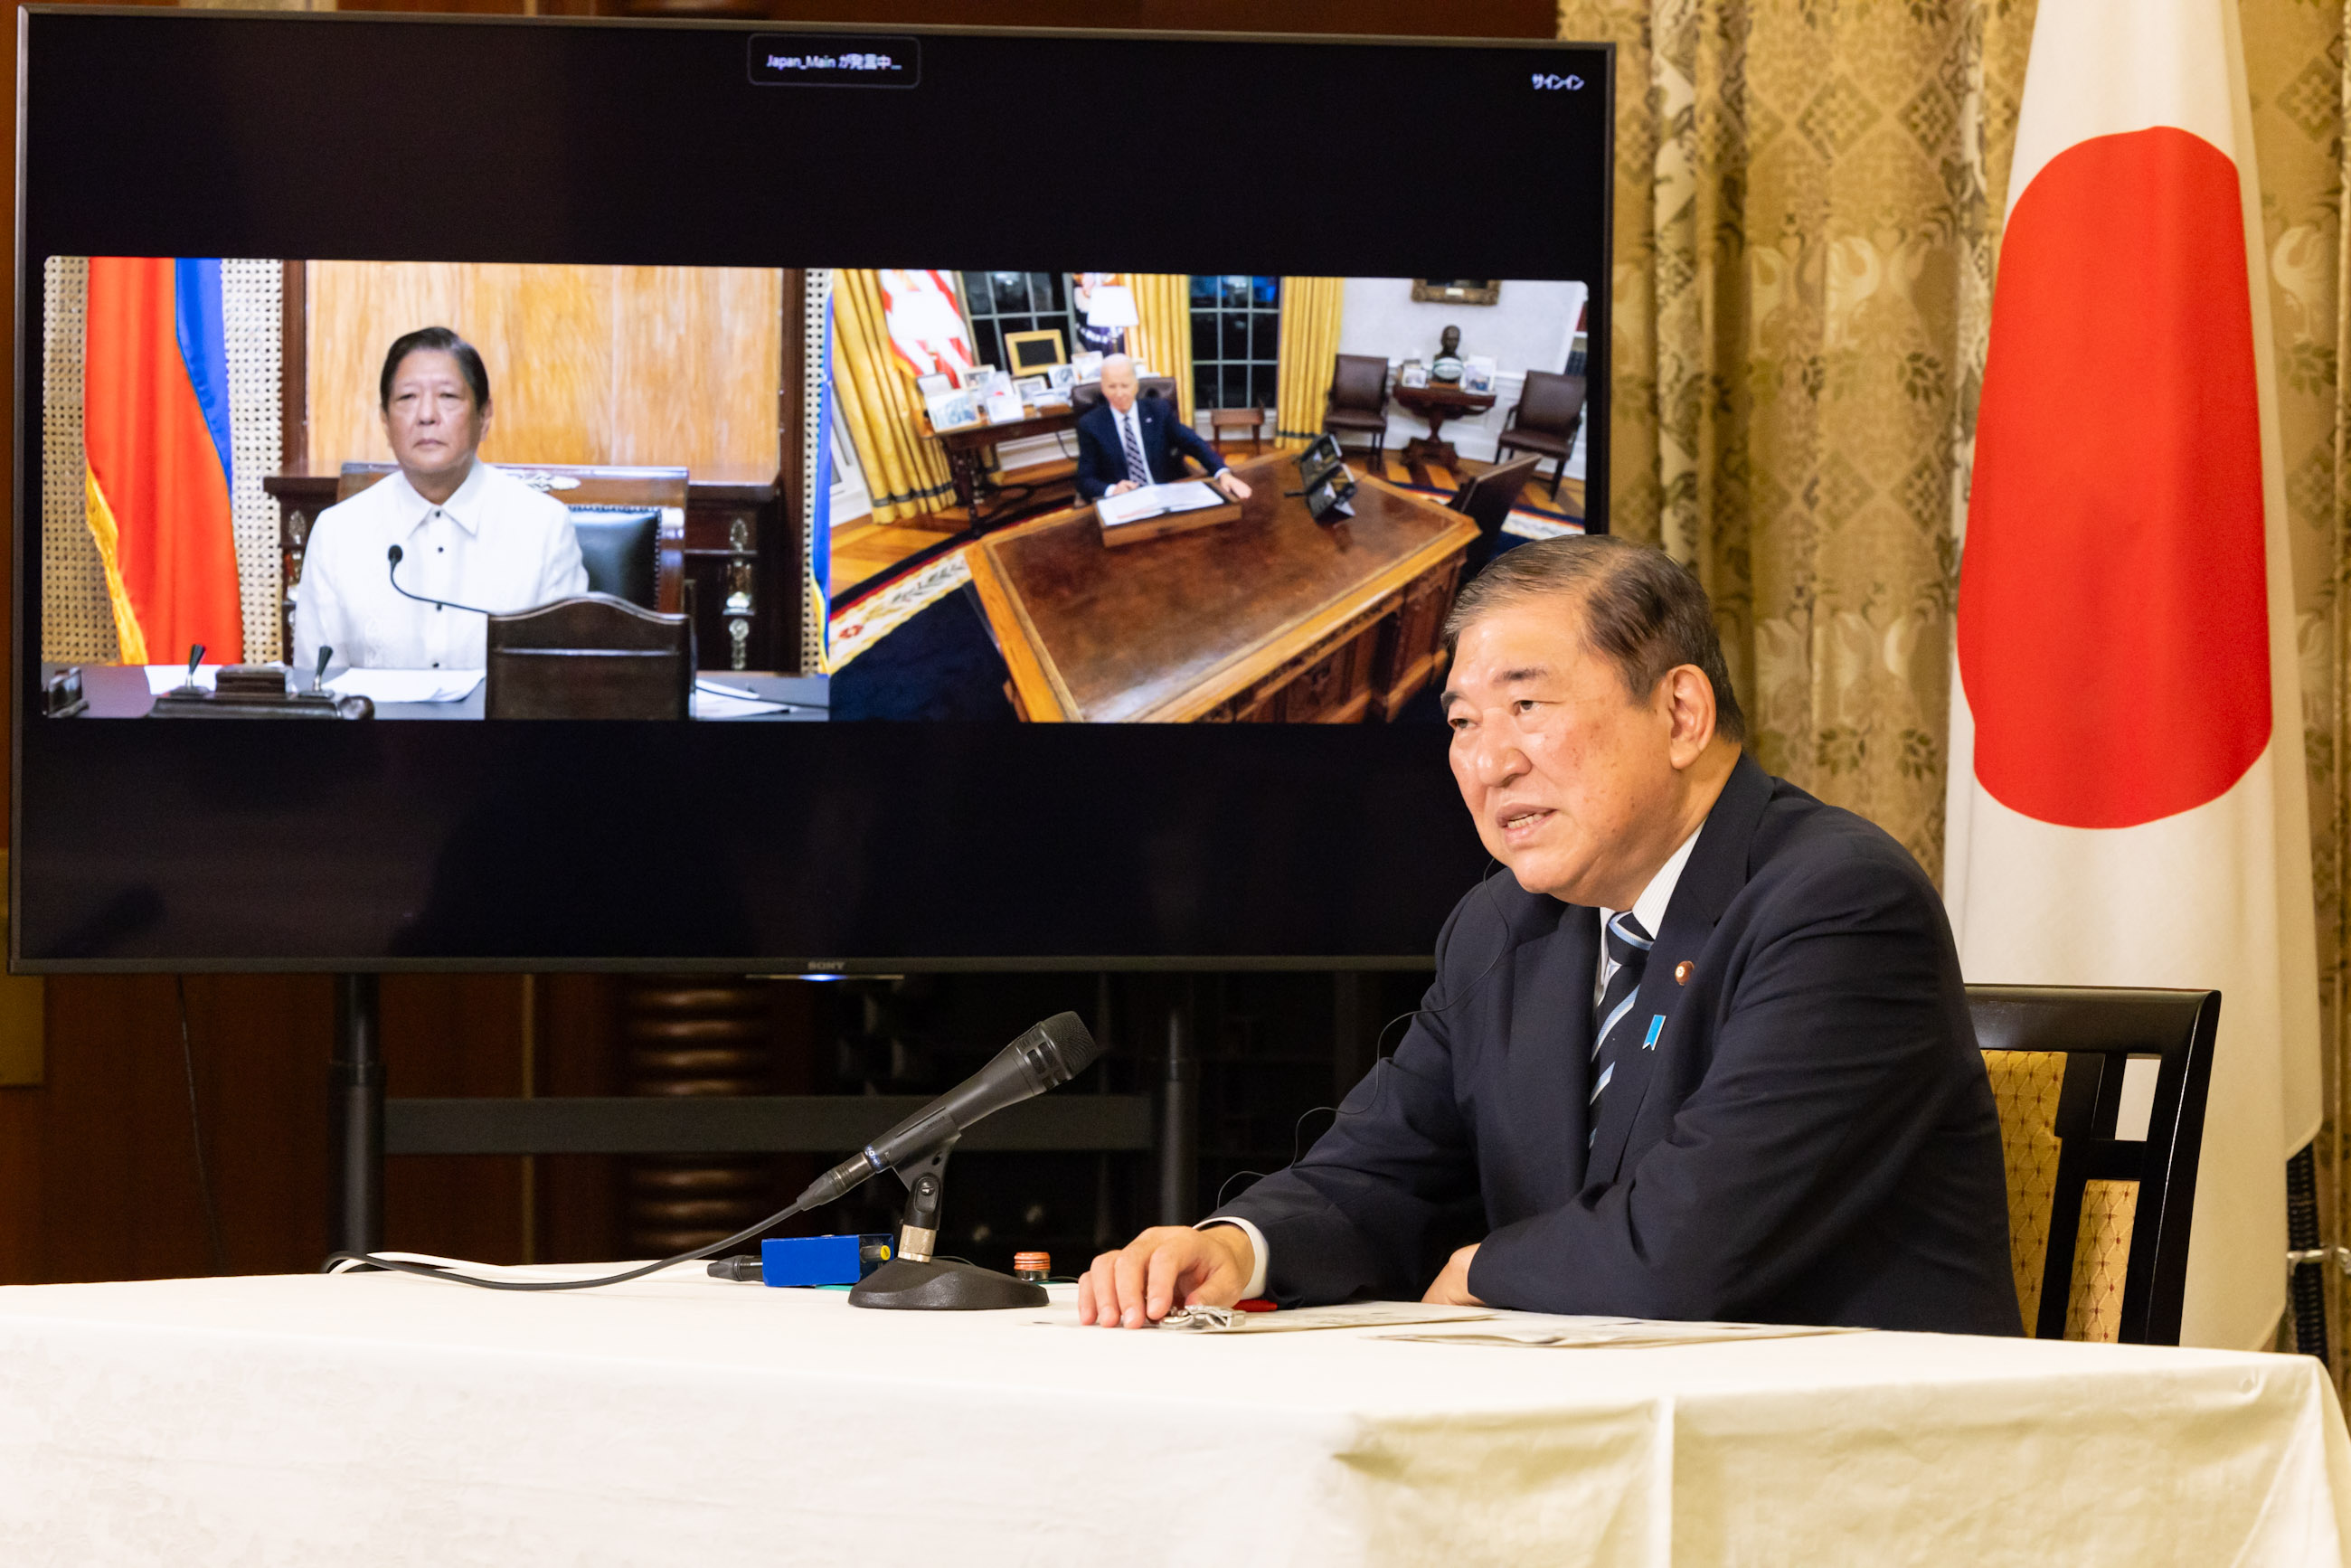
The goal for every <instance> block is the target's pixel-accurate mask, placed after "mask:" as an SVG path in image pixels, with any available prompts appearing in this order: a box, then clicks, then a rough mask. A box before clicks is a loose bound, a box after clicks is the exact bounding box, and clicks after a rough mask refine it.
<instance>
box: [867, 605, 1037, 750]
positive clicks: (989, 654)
mask: <svg viewBox="0 0 2351 1568" xmlns="http://www.w3.org/2000/svg"><path fill="white" fill-rule="evenodd" d="M1007 676H1008V672H1007V671H1006V669H1005V667H1004V660H1003V659H1002V657H1000V656H999V655H998V653H997V652H996V644H995V643H994V642H992V641H991V640H990V639H989V637H988V635H987V625H986V624H985V623H984V622H981V620H980V618H979V612H978V610H977V607H975V606H974V605H973V603H972V601H971V594H970V592H969V591H967V590H964V589H960V588H958V589H954V590H951V591H947V592H945V593H941V594H939V595H938V596H937V597H935V598H934V599H932V600H931V601H930V602H928V603H927V604H924V605H921V606H919V607H917V608H915V609H914V611H913V612H911V613H909V614H907V615H906V616H905V617H904V619H902V620H899V621H897V622H895V623H894V624H893V625H892V626H891V627H890V628H889V629H888V630H887V631H886V632H884V633H883V635H882V636H881V638H880V639H879V640H878V641H875V642H872V643H867V644H866V645H865V646H864V647H863V648H862V649H861V650H860V651H859V652H858V654H857V656H856V657H855V658H853V659H852V660H850V661H849V663H848V664H846V665H844V666H843V667H841V669H840V670H838V671H837V672H836V673H835V674H834V675H833V677H832V718H833V722H834V723H836V724H838V723H841V722H842V721H844V720H852V719H898V720H928V721H933V722H936V721H939V720H948V721H962V722H966V723H972V722H983V723H984V722H990V721H1001V722H1004V723H1010V722H1012V721H1013V719H1014V717H1015V715H1014V714H1013V711H1012V704H1011V702H1010V701H1009V700H1008V699H1007V698H1006V696H1005V695H1004V683H1005V680H1006V679H1007Z"/></svg>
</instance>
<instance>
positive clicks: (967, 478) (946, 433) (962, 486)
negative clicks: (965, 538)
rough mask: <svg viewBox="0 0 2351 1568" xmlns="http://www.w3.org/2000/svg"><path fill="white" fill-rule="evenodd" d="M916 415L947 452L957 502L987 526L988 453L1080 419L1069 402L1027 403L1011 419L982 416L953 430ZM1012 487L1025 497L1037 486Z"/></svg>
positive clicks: (974, 523)
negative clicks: (983, 492) (983, 502)
mask: <svg viewBox="0 0 2351 1568" xmlns="http://www.w3.org/2000/svg"><path fill="white" fill-rule="evenodd" d="M916 417H917V418H919V419H920V420H921V421H922V430H923V434H925V435H927V436H929V437H930V438H931V439H932V440H934V441H935V442H937V443H938V444H939V446H940V448H941V450H943V451H944V452H946V457H947V472H948V474H949V475H950V476H953V478H954V480H955V493H956V504H957V505H959V506H960V507H963V509H964V512H965V515H966V516H967V517H970V518H971V526H972V527H973V528H983V527H985V526H986V525H987V521H988V520H989V519H987V518H985V517H981V516H980V511H979V492H980V489H981V487H982V486H984V485H985V484H986V482H987V455H988V454H989V453H991V452H993V451H995V450H996V448H997V445H998V444H999V443H1001V442H1006V441H1024V440H1026V439H1028V438H1029V436H1032V435H1050V434H1052V433H1053V432H1055V431H1057V430H1069V429H1072V428H1074V427H1075V426H1076V424H1077V423H1078V413H1077V410H1076V409H1074V408H1072V407H1071V406H1070V405H1069V404H1067V403H1063V404H1061V406H1060V407H1058V408H1046V409H1039V408H1036V407H1034V406H1030V405H1026V404H1024V405H1023V413H1022V417H1020V418H1019V419H1008V420H1006V421H1004V423H1001V424H990V423H987V421H986V420H984V419H983V420H981V421H980V422H979V423H977V424H959V425H956V427H955V428H954V429H952V430H938V429H935V428H933V427H932V424H931V420H930V416H929V415H928V414H919V415H917V416H916ZM1009 487H1010V488H1016V489H1018V490H1019V491H1020V492H1021V495H1022V496H1023V497H1024V498H1025V497H1027V496H1028V495H1029V494H1030V493H1031V492H1032V491H1033V490H1034V488H1035V487H1034V486H1028V485H1021V486H1009ZM998 515H999V516H1000V515H1001V514H1000V513H999V514H998Z"/></svg>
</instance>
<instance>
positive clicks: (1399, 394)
mask: <svg viewBox="0 0 2351 1568" xmlns="http://www.w3.org/2000/svg"><path fill="white" fill-rule="evenodd" d="M1394 395H1395V400H1396V402H1398V403H1400V404H1402V405H1403V407H1404V411H1405V413H1409V414H1411V415H1413V416H1414V417H1415V418H1417V419H1420V420H1422V421H1425V422H1426V423H1427V425H1428V434H1426V435H1425V436H1421V435H1416V436H1414V437H1413V438H1412V439H1411V440H1410V441H1407V442H1405V444H1404V460H1405V462H1406V463H1419V464H1423V465H1426V464H1430V463H1440V464H1443V465H1445V466H1446V467H1447V468H1450V467H1453V466H1454V465H1457V464H1458V463H1459V462H1460V459H1459V458H1458V457H1457V456H1455V455H1454V452H1453V443H1451V442H1449V441H1446V440H1443V439H1441V437H1440V434H1439V433H1440V432H1442V431H1443V430H1444V428H1445V422H1446V421H1447V420H1448V419H1459V418H1460V417H1462V416H1463V415H1464V414H1470V415H1475V414H1480V413H1485V412H1486V411H1487V410H1488V409H1489V408H1492V407H1493V406H1494V394H1493V393H1492V392H1464V391H1462V390H1461V388H1460V387H1458V386H1457V385H1455V384H1453V383H1451V382H1429V383H1428V384H1427V385H1426V386H1425V387H1408V386H1404V385H1401V384H1400V385H1398V386H1397V387H1396V389H1395V394H1394Z"/></svg>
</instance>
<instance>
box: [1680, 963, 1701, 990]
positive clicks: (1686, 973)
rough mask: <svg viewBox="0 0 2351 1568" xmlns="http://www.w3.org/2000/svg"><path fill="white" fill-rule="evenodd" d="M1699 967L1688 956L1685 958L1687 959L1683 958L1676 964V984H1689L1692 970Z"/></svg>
mask: <svg viewBox="0 0 2351 1568" xmlns="http://www.w3.org/2000/svg"><path fill="white" fill-rule="evenodd" d="M1697 967H1698V966H1697V965H1696V964H1693V963H1691V962H1690V961H1689V960H1688V959H1687V958H1685V959H1683V960H1682V961H1681V962H1680V963H1678V964H1676V965H1675V966H1674V984H1675V985H1677V986H1687V985H1688V984H1689V977H1690V974H1691V972H1692V971H1694V970H1695V969H1697Z"/></svg>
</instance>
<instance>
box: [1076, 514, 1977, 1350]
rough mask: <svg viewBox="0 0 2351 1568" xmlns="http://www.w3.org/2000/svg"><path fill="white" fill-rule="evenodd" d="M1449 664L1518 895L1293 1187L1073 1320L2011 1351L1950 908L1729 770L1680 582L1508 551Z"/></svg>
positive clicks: (1724, 708) (1454, 924) (1705, 642)
mask: <svg viewBox="0 0 2351 1568" xmlns="http://www.w3.org/2000/svg"><path fill="white" fill-rule="evenodd" d="M1448 630H1449V631H1450V632H1452V634H1453V635H1454V637H1455V639H1456V651H1455V656H1454V659H1453V663H1452V665H1451V668H1450V671H1449V674H1448V677H1447V687H1446V691H1445V706H1446V713H1447V720H1448V722H1449V723H1450V724H1451V726H1452V728H1453V742H1452V750H1451V758H1452V765H1453V771H1454V776H1455V779H1456V780H1457V781H1458V784H1459V785H1460V788H1461V793H1462V798H1463V799H1464V800H1465V801H1467V802H1468V807H1469V810H1470V812H1471V814H1472V815H1473V816H1474V817H1475V818H1476V820H1477V823H1478V831H1479V836H1480V837H1481V838H1482V839H1483V840H1484V841H1485V844H1486V847H1487V849H1488V850H1489V852H1491V853H1492V854H1493V856H1494V858H1495V859H1496V860H1498V861H1499V862H1501V863H1502V864H1503V865H1504V866H1506V867H1507V868H1509V870H1510V873H1512V877H1511V878H1510V879H1506V878H1503V877H1501V876H1499V875H1495V876H1492V877H1490V878H1489V879H1487V880H1486V881H1484V882H1483V883H1481V885H1480V886H1479V887H1478V888H1476V889H1473V890H1472V891H1471V892H1470V894H1468V897H1466V898H1464V899H1463V900H1462V901H1461V903H1460V904H1459V905H1458V907H1457V908H1456V909H1455V910H1454V912H1453V915H1452V917H1451V918H1450V919H1449V920H1448V921H1447V924H1446V927H1445V930H1444V933H1443V935H1442V936H1440V937H1439V938H1438V941H1437V983H1436V984H1435V985H1434V986H1433V987H1432V988H1430V990H1429V992H1428V994H1427V998H1426V1003H1425V1005H1424V1006H1423V1007H1422V1009H1420V1010H1419V1012H1418V1013H1417V1014H1416V1015H1415V1017H1414V1020H1413V1024H1412V1027H1411V1029H1410V1030H1409V1031H1408V1032H1407V1033H1406V1034H1405V1037H1404V1040H1403V1041H1402V1043H1401V1044H1400V1045H1399V1047H1398V1049H1397V1050H1396V1052H1395V1055H1394V1056H1393V1057H1392V1058H1389V1059H1388V1060H1386V1061H1382V1062H1381V1063H1380V1064H1379V1065H1378V1066H1377V1067H1376V1068H1375V1069H1374V1071H1372V1073H1371V1074H1370V1076H1368V1077H1367V1078H1365V1079H1364V1082H1362V1083H1361V1084H1359V1085H1357V1086H1356V1088H1355V1090H1354V1091H1353V1092H1352V1093H1351V1094H1349V1095H1348V1096H1347V1098H1346V1102H1345V1103H1344V1104H1343V1105H1342V1106H1341V1107H1340V1110H1339V1113H1338V1119H1337V1121H1336V1123H1335V1124H1333V1125H1332V1129H1331V1130H1330V1131H1329V1132H1328V1133H1326V1134H1324V1135H1323V1136H1322V1138H1321V1139H1320V1140H1319V1141H1318V1142H1317V1143H1316V1144H1315V1145H1314V1146H1313V1148H1312V1149H1311V1150H1310V1151H1309V1152H1308V1153H1307V1155H1306V1156H1305V1157H1304V1158H1303V1159H1301V1160H1300V1161H1299V1162H1298V1163H1297V1164H1296V1165H1294V1166H1291V1167H1290V1169H1288V1170H1286V1171H1283V1172H1280V1173H1279V1174H1277V1175H1275V1176H1270V1177H1268V1178H1266V1179H1265V1180H1264V1181H1261V1182H1259V1183H1258V1184H1257V1185H1256V1186H1253V1187H1251V1188H1250V1189H1249V1191H1248V1192H1247V1193H1245V1194H1243V1195H1242V1196H1241V1197H1240V1199H1239V1200H1238V1202H1235V1203H1233V1204H1230V1205H1228V1206H1227V1207H1225V1208H1224V1209H1222V1210H1221V1211H1219V1213H1218V1214H1217V1215H1216V1216H1214V1217H1212V1218H1210V1219H1208V1220H1207V1221H1205V1222H1204V1223H1203V1225H1202V1226H1201V1227H1199V1228H1179V1227H1164V1228H1155V1229H1152V1230H1147V1231H1145V1232H1144V1233H1143V1235H1142V1236H1140V1237H1138V1238H1137V1239H1135V1241H1134V1243H1133V1244H1131V1245H1130V1246H1128V1247H1126V1248H1124V1249H1122V1250H1120V1251H1118V1252H1113V1253H1105V1254H1104V1255H1103V1256H1102V1257H1101V1258H1099V1259H1097V1260H1095V1261H1094V1265H1093V1267H1092V1270H1090V1271H1089V1272H1088V1273H1087V1275H1086V1278H1085V1280H1084V1281H1083V1282H1082V1284H1081V1289H1080V1293H1079V1312H1080V1316H1081V1318H1082V1319H1084V1320H1085V1321H1087V1322H1102V1323H1124V1324H1126V1325H1128V1326H1132V1327H1141V1326H1143V1325H1144V1324H1145V1323H1148V1322H1152V1321H1155V1320H1156V1319H1157V1318H1159V1317H1161V1316H1163V1315H1165V1313H1166V1312H1167V1311H1168V1310H1169V1309H1170V1308H1171V1307H1172V1306H1173V1305H1174V1303H1175V1301H1185V1302H1186V1303H1187V1304H1196V1303H1208V1304H1217V1305H1223V1304H1229V1303H1230V1302H1232V1301H1238V1300H1240V1299H1243V1298H1244V1297H1247V1296H1253V1295H1259V1294H1270V1295H1271V1296H1272V1297H1273V1298H1274V1299H1275V1300H1276V1301H1279V1302H1280V1303H1281V1304H1282V1305H1285V1306H1296V1305H1301V1304H1310V1303H1314V1302H1322V1301H1347V1300H1351V1299H1355V1298H1364V1297H1369V1298H1388V1299H1398V1298H1401V1299H1407V1300H1408V1299H1411V1298H1413V1297H1416V1296H1425V1298H1426V1299H1427V1300H1431V1301H1451V1302H1481V1303H1486V1304H1490V1305H1494V1306H1501V1307H1517V1308H1524V1309H1530V1310H1535V1311H1541V1312H1582V1313H1604V1314H1624V1315H1628V1316H1636V1317H1650V1318H1682V1319H1708V1318H1729V1319H1747V1320H1757V1321H1762V1322H1795V1323H1828V1324H1855V1325H1865V1326H1874V1327H1881V1328H1899V1329H1924V1330H1940V1331H1947V1332H1958V1333H2005V1334H2013V1333H2020V1332H2021V1330H2022V1323H2021V1321H2020V1316H2019V1312H2018V1309H2017V1300H2016V1291H2015V1285H2014V1281H2013V1277H2012V1275H2011V1271H2010V1265H2009V1250H2008V1216H2007V1201H2006V1184H2005V1177H2004V1174H2003V1170H2002V1165H2001V1143H2000V1124H1999V1120H1998V1116H1997V1114H1996V1113H1995V1111H1994V1108H1993V1104H1992V1098H1991V1087H1990V1085H1989V1083H1988V1082H1987V1081H1986V1078H1985V1074H1984V1069H1983V1062H1982V1059H1981V1057H1980V1053H1979V1051H1978V1050H1977V1046H1976V1040H1975V1034H1974V1030H1973V1029H1972V1027H1971V1026H1970V1022H1969V1019H1968V1011H1967V1000H1966V996H1965V992H1964V990H1963V988H1962V986H1961V983H1960V978H1959V961H1958V957H1957V955H1956V953H1955V952H1954V950H1953V947H1952V943H1951V936H1950V929H1949V925H1948V924H1947V923H1946V921H1945V919H1944V915H1943V907H1942V903H1941V900H1940V899H1939V898H1938V896H1937V894H1936V892H1935V888H1934V885H1933V883H1930V882H1929V881H1928V878H1927V875H1926V873H1924V872H1922V871H1921V870H1920V869H1919V867H1918V864H1917V862H1916V861H1914V860H1912V859H1911V857H1910V856H1909V854H1908V853H1907V852H1905V851H1904V850H1903V849H1902V847H1901V846H1900V845H1899V844H1897V843H1896V842H1895V841H1893V840H1892V839H1891V838H1889V837H1887V836H1886V834H1885V833H1884V832H1882V831H1879V830H1878V829H1876V827H1873V826H1872V825H1871V824H1869V823H1868V822H1866V821H1864V820H1862V819H1861V818H1859V817H1856V816H1855V815H1853V814H1852V813H1851V812H1848V811H1844V810H1837V809H1836V808H1834V807H1832V806H1826V805H1823V804H1822V803H1821V802H1820V801H1818V800H1814V799H1813V798H1812V797H1811V796H1809V795H1807V794H1805V793H1804V792H1803V791H1802V790H1801V789H1797V788H1796V787H1795V786H1793V785H1792V784H1789V783H1786V782H1785V781H1783V780H1781V779H1774V778H1772V777H1771V776H1770V775H1769V774H1767V773H1765V772H1764V771H1763V770H1762V768H1760V767H1758V766H1757V765H1756V764H1755V762H1754V761H1753V760H1752V759H1751V758H1748V757H1746V756H1745V755H1743V754H1742V752H1741V750H1740V740H1741V737H1742V736H1743V734H1744V729H1745V722H1744V719H1743V717H1742V716H1741V715H1740V711H1739V706H1738V700H1737V698H1736V696H1735V695H1733V693H1732V691H1731V687H1730V681H1729V674H1728V673H1727V671H1726V670H1725V667H1724V665H1723V661H1722V653H1721V648H1720V646H1719V643H1718V642H1717V640H1716V637H1715V632H1714V624H1713V617H1712V614H1711V612H1710V610H1709V608H1708V604H1707V601H1706V595H1705V593H1704V592H1703V591H1701V590H1700V589H1699V588H1698V582H1697V580H1696V579H1695V578H1693V577H1691V576H1690V574H1689V573H1687V571H1685V570H1683V569H1682V568H1680V567H1679V566H1677V565H1675V564H1674V563H1673V562H1672V561H1671V560H1669V559H1667V558H1666V557H1665V556H1664V555H1662V554H1661V553H1659V552H1658V551H1656V550H1654V549H1649V548H1648V547H1646V546H1639V545H1633V544H1628V543H1626V542H1625V541H1623V540H1619V539H1614V538H1590V539H1559V540H1554V541H1552V542H1549V543H1544V544H1537V545H1529V546H1523V547H1521V548H1520V549H1516V550H1512V551H1510V552H1509V553H1508V554H1505V555H1503V556H1501V557H1499V558H1498V559H1496V561H1495V562H1494V564H1492V565H1491V566H1489V567H1488V568H1487V569H1486V570H1485V571H1484V572H1483V573H1482V574H1480V575H1479V577H1478V578H1476V579H1474V580H1472V581H1471V582H1470V584H1469V585H1468V587H1467V588H1465V589H1464V590H1463V591H1462V594H1461V597H1460V600H1459V601H1458V604H1457V606H1456V607H1455V610H1454V612H1453V617H1452V620H1451V621H1450V622H1448ZM1513 880H1514V882H1515V885H1513ZM1472 1238H1479V1239H1475V1240H1474V1241H1472V1240H1470V1239H1472ZM1462 1241H1469V1242H1470V1244H1468V1245H1462V1246H1456V1243H1458V1242H1462Z"/></svg>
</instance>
